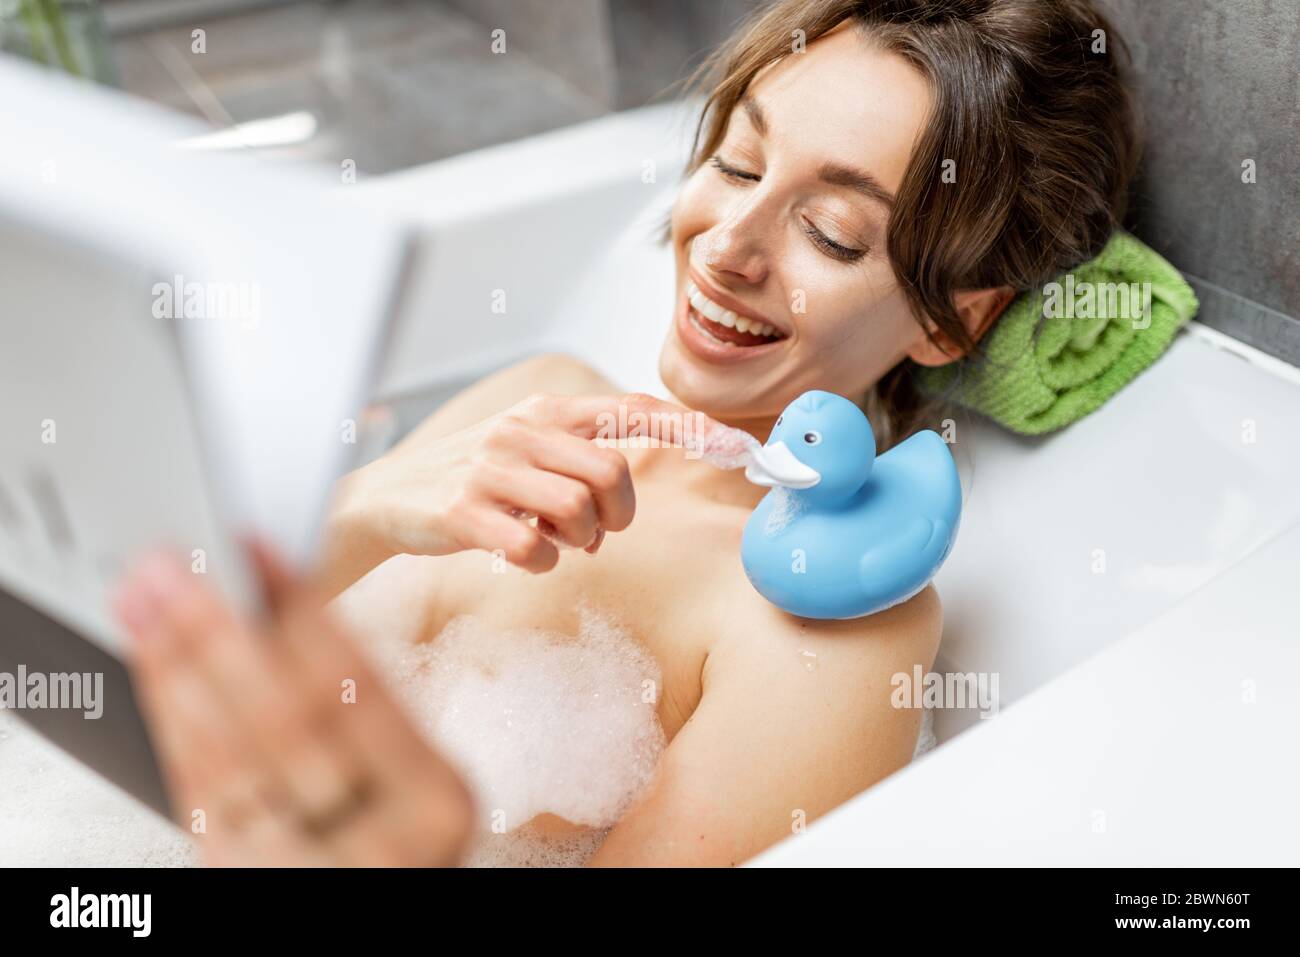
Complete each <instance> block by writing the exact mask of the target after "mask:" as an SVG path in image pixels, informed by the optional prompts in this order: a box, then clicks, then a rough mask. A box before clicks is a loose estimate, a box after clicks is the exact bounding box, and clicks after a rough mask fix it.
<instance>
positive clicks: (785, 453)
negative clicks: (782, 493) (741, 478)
mask: <svg viewBox="0 0 1300 957" xmlns="http://www.w3.org/2000/svg"><path fill="white" fill-rule="evenodd" d="M750 454H751V457H752V459H753V461H751V462H750V463H749V465H746V466H745V478H747V479H749V480H750V481H751V482H753V483H754V484H755V485H765V486H767V487H768V488H771V487H773V486H776V485H780V486H782V487H783V488H812V487H813V486H814V485H816V484H817V483H818V482H820V481H821V480H822V477H821V475H820V474H819V473H818V472H817V471H816V469H812V468H810V467H808V466H807V465H805V464H804V463H803V462H800V461H799V460H798V459H797V458H795V457H794V453H793V452H791V451H790V449H789V448H788V447H787V446H786V444H785V443H784V442H776V443H773V444H772V445H763V446H760V447H759V448H757V449H755V450H754V451H753V452H752V453H750Z"/></svg>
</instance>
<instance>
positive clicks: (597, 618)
mask: <svg viewBox="0 0 1300 957" xmlns="http://www.w3.org/2000/svg"><path fill="white" fill-rule="evenodd" d="M377 650H378V653H379V654H380V656H381V662H382V667H383V670H384V672H385V674H386V675H388V676H389V677H390V679H391V680H392V682H393V683H394V686H395V687H396V688H397V690H398V692H399V694H400V696H401V698H402V700H403V701H404V702H405V703H406V704H407V706H408V708H409V710H410V711H411V713H412V715H413V717H414V718H415V720H416V722H417V724H418V725H419V727H420V729H421V731H422V732H423V733H424V734H425V735H426V737H427V738H428V740H430V741H431V742H432V743H433V744H435V745H436V746H437V747H438V748H439V749H440V750H441V751H442V752H443V753H444V754H445V755H446V756H447V758H448V760H450V761H451V762H452V763H453V764H454V765H455V766H456V767H457V768H458V769H459V770H460V771H461V773H462V774H464V776H465V778H466V780H467V781H468V782H469V784H470V786H471V789H472V791H473V792H474V794H475V797H476V799H477V801H478V809H479V815H480V818H481V819H483V821H484V830H485V831H486V829H487V822H488V821H490V820H491V819H492V818H493V816H494V815H495V816H497V817H498V818H501V819H503V820H504V822H505V829H506V831H507V832H516V831H517V830H520V829H522V833H518V834H516V835H515V836H514V837H513V838H512V839H511V840H507V841H502V840H499V838H502V837H510V834H509V833H508V834H507V835H496V834H487V833H485V834H484V835H483V836H482V837H480V839H479V841H478V843H477V845H476V848H475V853H474V854H473V855H471V856H472V859H477V860H480V861H487V862H489V863H490V862H492V861H497V862H499V863H507V864H508V863H509V862H511V861H515V860H517V859H523V858H526V859H528V860H534V861H553V862H554V861H559V862H563V863H569V864H572V863H581V860H585V856H584V855H586V856H589V855H590V853H592V852H594V850H595V848H596V847H597V846H599V841H600V840H601V839H603V832H604V831H605V830H607V829H608V828H610V827H612V826H613V825H614V824H615V823H616V822H617V821H618V820H619V819H620V818H621V817H622V816H623V814H624V813H625V812H626V811H627V809H628V807H629V806H630V805H631V804H632V802H633V801H635V800H636V798H637V797H638V796H640V794H641V793H642V792H643V791H644V789H645V787H646V785H647V784H648V783H649V782H650V779H651V777H652V776H653V774H654V771H655V768H656V767H657V765H658V763H659V757H660V755H661V754H662V752H663V750H664V747H665V743H666V739H665V735H664V731H663V727H662V726H661V725H660V723H659V717H658V714H657V713H656V711H655V707H654V705H653V703H647V702H646V701H645V700H644V697H643V695H642V689H643V686H644V683H645V682H646V681H651V682H653V683H654V685H655V686H658V685H659V683H660V681H661V678H662V676H661V672H660V669H659V665H658V663H657V662H656V661H655V659H654V657H653V656H652V655H650V654H649V652H647V651H646V650H645V649H644V648H643V647H642V646H641V645H640V644H638V643H637V641H636V640H635V639H634V638H632V636H631V635H630V634H629V633H628V632H627V631H626V630H625V629H623V628H621V627H620V626H619V625H618V624H617V623H616V622H615V621H614V620H613V619H610V618H608V617H605V616H602V615H600V614H597V613H596V612H594V611H592V610H591V609H589V608H582V609H580V612H579V627H578V634H577V635H564V634H560V633H557V632H549V631H543V630H541V629H534V628H517V629H499V628H493V627H491V626H489V625H488V624H487V623H486V622H484V621H483V620H482V619H480V618H477V617H474V616H470V615H463V616H460V617H457V618H454V619H452V620H451V621H450V622H448V624H447V625H446V627H445V628H443V630H442V632H441V633H440V634H439V635H438V636H437V637H436V638H435V639H434V640H433V641H431V642H426V643H421V644H414V645H411V644H409V643H394V642H391V641H386V642H383V643H382V646H381V647H380V648H378V649H377ZM544 814H549V815H554V816H555V817H558V818H561V819H563V821H565V822H568V823H570V824H575V825H580V826H582V827H583V828H586V829H588V830H587V831H586V832H577V833H574V834H571V835H565V836H563V837H559V838H556V837H551V836H542V835H540V834H538V833H537V832H536V830H535V829H526V828H524V827H523V826H524V825H527V824H528V823H529V822H530V821H533V819H534V818H536V817H538V816H539V815H544ZM597 832H600V833H599V836H593V834H595V833H597Z"/></svg>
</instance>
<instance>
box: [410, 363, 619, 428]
mask: <svg viewBox="0 0 1300 957" xmlns="http://www.w3.org/2000/svg"><path fill="white" fill-rule="evenodd" d="M618 391H619V390H618V388H617V386H615V385H614V384H613V383H611V382H610V381H609V380H608V379H606V378H605V377H604V376H603V375H601V374H600V373H599V372H597V371H596V370H595V369H593V368H592V367H591V366H589V365H587V364H586V363H585V362H583V361H582V360H581V359H577V358H575V357H573V356H570V355H565V354H564V353H559V352H547V353H542V354H541V355H536V356H531V357H530V358H527V359H524V360H523V361H521V362H516V363H515V364H514V365H511V366H507V367H506V368H504V369H500V370H498V371H496V372H494V373H492V374H491V375H488V376H484V377H483V378H482V379H480V380H479V381H478V382H475V383H474V384H473V385H472V386H470V387H469V388H467V389H465V390H464V391H462V392H460V393H458V394H457V395H455V396H453V397H452V398H451V399H449V400H448V401H447V402H445V403H444V404H443V405H442V406H441V407H440V408H439V409H438V410H437V411H436V412H434V413H433V414H432V415H430V416H429V418H427V419H426V420H425V421H424V423H423V424H421V426H420V432H421V433H422V434H424V435H425V436H427V437H435V438H436V437H437V436H440V435H448V434H450V433H452V432H458V431H460V430H461V429H465V428H469V427H470V426H471V425H476V424H477V423H479V422H482V421H483V420H484V419H486V418H488V417H489V416H493V415H496V414H497V413H498V412H502V411H504V410H506V409H508V408H510V406H512V405H514V404H515V403H517V402H522V401H523V400H524V399H526V398H528V397H529V396H530V395H534V394H536V393H538V392H549V393H553V394H558V395H599V394H603V393H616V392H618Z"/></svg>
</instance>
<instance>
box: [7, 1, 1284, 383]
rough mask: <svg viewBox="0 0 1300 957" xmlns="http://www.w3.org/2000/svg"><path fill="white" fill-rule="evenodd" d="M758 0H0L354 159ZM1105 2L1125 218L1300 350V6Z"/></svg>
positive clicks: (451, 144)
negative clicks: (1117, 59)
mask: <svg viewBox="0 0 1300 957" xmlns="http://www.w3.org/2000/svg"><path fill="white" fill-rule="evenodd" d="M755 2H756V0H99V2H95V0H0V47H3V48H5V49H7V50H15V49H18V50H20V51H21V52H27V53H30V52H31V51H30V50H23V49H22V48H23V46H24V39H23V31H22V21H23V20H24V19H25V18H26V16H27V15H28V14H30V12H31V11H32V10H40V9H46V10H48V9H50V8H58V9H60V10H62V11H63V12H64V19H66V26H67V33H68V34H69V37H68V38H67V42H66V44H65V46H66V47H68V48H69V49H72V51H73V52H74V53H80V54H81V55H82V56H83V57H84V58H85V59H86V60H88V61H89V62H88V63H87V64H86V69H85V70H84V72H87V73H90V74H91V75H95V76H98V77H99V78H101V79H103V80H105V81H107V82H111V83H115V84H117V85H120V86H121V87H123V88H124V89H126V90H127V91H129V92H131V93H133V94H136V95H138V96H141V97H144V98H146V99H149V100H153V101H156V102H158V103H162V104H165V105H167V106H169V107H172V108H174V109H177V110H182V111H185V112H187V113H191V114H193V115H195V116H196V117H199V118H202V119H204V120H206V121H207V122H208V123H210V124H211V125H212V126H213V127H214V128H218V129H228V128H230V127H232V126H234V125H236V124H240V125H242V130H241V133H240V135H239V136H238V137H232V138H231V142H232V143H234V144H235V145H243V146H247V145H248V144H250V143H255V144H257V148H258V149H259V150H260V151H261V152H262V153H264V154H265V155H267V156H270V157H274V158H281V157H283V158H287V159H307V160H314V161H318V162H326V163H330V164H331V165H337V164H340V163H343V162H345V161H346V160H351V161H353V163H355V169H356V173H357V176H358V177H361V176H372V175H378V174H383V173H388V172H392V171H394V170H399V169H403V168H407V167H411V166H415V165H419V164H422V163H429V162H433V161H436V160H439V159H442V158H445V157H448V156H452V155H454V154H458V153H463V152H466V151H469V150H474V149H479V148H482V147H487V146H492V145H494V144H498V143H504V142H507V141H510V140H515V139H519V138H521V137H526V136H530V135H533V134H537V133H542V132H545V131H547V130H552V129H557V128H559V127H563V126H568V125H571V124H574V123H579V122H581V121H583V120H588V119H592V118H595V117H598V116H601V115H603V114H607V113H609V112H611V111H616V110H623V109H630V108H635V107H638V106H642V105H645V104H648V103H652V102H655V101H657V100H662V99H664V98H668V97H671V96H673V95H675V94H676V93H677V92H678V91H679V90H680V84H681V81H682V80H683V79H684V78H685V77H686V76H688V75H689V73H690V71H691V70H692V68H693V67H695V66H696V65H698V64H699V62H700V61H701V59H702V58H703V57H704V55H705V54H706V53H707V51H708V50H709V49H711V48H712V47H713V46H714V45H716V44H717V43H718V41H720V40H721V39H722V38H723V37H725V36H726V35H727V34H728V33H729V31H730V29H731V28H732V27H733V26H734V25H735V24H736V23H737V22H738V21H739V20H740V19H742V18H743V17H744V16H745V15H746V14H747V13H748V12H750V10H751V9H752V8H753V6H754V5H755ZM1099 2H1100V3H1101V5H1102V6H1103V7H1104V8H1105V9H1106V10H1107V11H1109V12H1110V14H1111V15H1112V16H1113V19H1114V21H1115V23H1116V25H1117V27H1118V28H1119V29H1120V32H1121V33H1122V35H1123V36H1124V37H1125V39H1126V41H1127V44H1128V46H1129V48H1130V51H1131V53H1132V60H1133V64H1134V71H1133V72H1134V80H1135V84H1136V87H1137V89H1138V93H1139V97H1140V100H1141V106H1142V112H1143V115H1144V120H1145V125H1146V153H1145V162H1144V166H1143V172H1142V175H1141V179H1140V181H1139V184H1138V189H1137V191H1136V196H1135V200H1134V204H1133V208H1132V210H1131V212H1130V215H1129V222H1128V225H1129V227H1130V228H1131V229H1132V230H1133V231H1134V232H1135V233H1137V234H1138V235H1139V236H1140V237H1141V238H1142V239H1144V240H1145V241H1146V242H1148V243H1150V244H1151V245H1152V246H1154V247H1155V248H1156V249H1157V250H1159V251H1160V252H1161V253H1163V254H1164V255H1165V256H1166V257H1167V258H1169V259H1170V261H1172V262H1173V263H1174V264H1175V265H1177V266H1178V267H1179V268H1180V269H1182V270H1183V271H1184V272H1185V273H1186V274H1187V275H1188V278H1189V280H1190V281H1191V282H1192V284H1193V285H1194V287H1195V288H1196V291H1197V293H1198V295H1199V297H1200V299H1201V304H1202V309H1201V315H1200V319H1201V321H1202V322H1204V323H1206V324H1207V325H1210V326H1213V327H1215V328H1217V329H1219V330H1220V331H1222V332H1225V333H1228V334H1229V335H1232V336H1234V337H1236V338H1238V339H1241V340H1243V341H1245V342H1248V343H1250V344H1251V345H1253V346H1255V347H1257V348H1259V349H1262V350H1263V351H1265V352H1267V353H1269V354H1271V355H1273V356H1276V357H1278V358H1281V359H1283V360H1285V361H1288V362H1291V363H1300V320H1298V319H1297V318H1296V317H1297V316H1300V189H1297V188H1296V186H1297V184H1298V183H1300V5H1297V4H1295V3H1290V2H1287V3H1276V2H1273V0H1156V2H1151V0H1099ZM97 31H98V34H99V36H98V39H97V38H96V32H97ZM494 31H503V33H502V34H496V33H494ZM502 36H503V38H504V44H505V49H504V55H503V54H502V53H501V52H494V48H493V44H494V41H495V42H496V43H497V47H496V49H497V50H498V51H500V50H501V47H500V42H501V40H500V38H501V37H502ZM57 39H59V38H58V37H53V36H52V37H50V38H49V41H50V42H49V43H47V44H46V46H47V48H48V49H47V50H46V51H45V52H46V55H47V56H48V57H49V59H51V60H56V59H57V58H58V54H60V53H61V52H63V48H62V47H59V46H58V44H56V43H55V42H54V41H55V40H57ZM1247 165H1249V167H1250V169H1251V176H1252V177H1253V182H1249V183H1246V182H1244V181H1243V180H1244V176H1245V169H1246V166H1247ZM519 175H521V176H527V175H529V173H528V171H527V170H520V172H519Z"/></svg>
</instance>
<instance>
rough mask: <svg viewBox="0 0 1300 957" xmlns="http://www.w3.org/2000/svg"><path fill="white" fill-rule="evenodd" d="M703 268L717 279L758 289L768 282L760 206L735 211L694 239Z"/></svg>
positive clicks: (749, 206) (748, 206)
mask: <svg viewBox="0 0 1300 957" xmlns="http://www.w3.org/2000/svg"><path fill="white" fill-rule="evenodd" d="M695 245H696V246H697V248H699V251H700V253H701V260H702V262H703V264H704V265H705V266H706V267H708V269H709V270H710V271H711V272H712V273H713V274H714V275H716V276H718V277H720V278H723V279H731V280H733V281H735V282H743V283H748V284H751V285H758V284H759V283H761V282H762V281H763V280H764V279H765V278H767V271H768V267H767V263H768V256H767V252H766V249H765V241H764V230H763V227H762V223H761V222H760V217H759V210H758V207H757V204H754V205H746V206H745V207H743V208H741V209H737V210H735V211H733V213H732V215H730V216H728V217H727V218H726V219H724V220H723V221H721V222H719V223H718V224H716V225H715V226H714V227H713V228H712V229H710V230H708V231H707V232H704V233H701V234H700V235H699V236H697V237H696V238H695Z"/></svg>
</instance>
